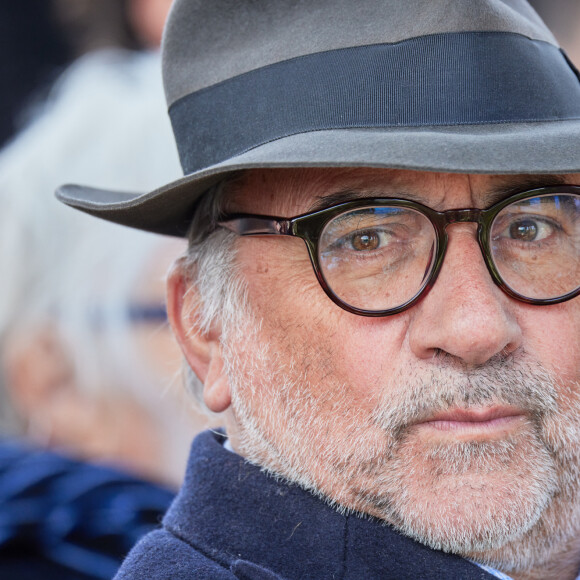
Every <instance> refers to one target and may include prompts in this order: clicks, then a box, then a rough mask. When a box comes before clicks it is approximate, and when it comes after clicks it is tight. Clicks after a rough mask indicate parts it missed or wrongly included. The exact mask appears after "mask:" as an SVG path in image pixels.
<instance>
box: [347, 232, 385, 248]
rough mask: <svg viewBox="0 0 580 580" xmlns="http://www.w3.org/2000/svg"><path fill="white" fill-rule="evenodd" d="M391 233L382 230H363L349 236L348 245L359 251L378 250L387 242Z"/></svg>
mask: <svg viewBox="0 0 580 580" xmlns="http://www.w3.org/2000/svg"><path fill="white" fill-rule="evenodd" d="M390 237H391V236H390V235H389V234H388V233H387V232H385V231H381V230H362V231H358V232H354V233H353V234H350V236H348V240H347V245H348V246H350V247H351V248H352V249H353V250H356V251H357V252H363V251H372V250H377V249H379V248H380V247H381V246H383V245H385V244H387V243H388V242H389V240H390Z"/></svg>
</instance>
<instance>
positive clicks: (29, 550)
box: [0, 0, 206, 580]
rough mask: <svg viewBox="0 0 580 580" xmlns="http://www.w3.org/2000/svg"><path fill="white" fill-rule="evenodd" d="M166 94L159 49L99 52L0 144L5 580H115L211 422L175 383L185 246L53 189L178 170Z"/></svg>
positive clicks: (146, 178)
mask: <svg viewBox="0 0 580 580" xmlns="http://www.w3.org/2000/svg"><path fill="white" fill-rule="evenodd" d="M75 2H77V0H75ZM154 3H155V2H137V1H135V2H131V3H129V2H128V3H124V2H123V3H119V4H123V5H125V4H126V5H129V4H131V6H134V7H136V6H137V5H138V4H142V6H143V8H145V7H146V6H147V7H149V9H151V7H152V6H153V4H154ZM71 4H72V3H71ZM78 4H79V5H80V4H81V3H80V2H78ZM85 4H86V3H85ZM97 4H99V5H101V4H102V6H103V7H104V6H105V4H108V3H105V2H99V3H96V2H95V3H93V6H95V5H97ZM165 4H166V5H167V4H168V3H167V2H165ZM159 5H160V4H157V6H159ZM166 7H167V6H166ZM135 9H136V8H135ZM149 14H150V15H151V14H152V12H151V13H149ZM157 15H158V17H160V15H162V16H163V17H164V13H163V11H161V12H157ZM143 22H148V23H149V25H148V26H150V28H149V29H147V27H145V31H144V32H139V34H142V35H143V38H145V37H146V38H154V35H153V36H150V35H151V34H153V33H152V30H154V28H155V27H154V26H153V24H152V20H151V19H150V16H147V17H146V13H145V12H144V13H143ZM161 26H162V22H159V23H158V30H159V31H160V30H161ZM159 34H160V32H159ZM87 38H88V37H87ZM156 42H158V37H157V40H155V41H154V40H152V41H151V44H152V45H154V44H155V43H156ZM87 46H88V45H87ZM101 46H105V45H101ZM95 47H96V45H95ZM162 103H163V95H162V88H161V80H160V64H159V56H158V54H157V53H155V52H137V51H128V50H125V49H118V48H117V49H112V48H99V49H98V50H91V51H90V52H89V53H88V54H86V55H84V56H83V57H81V58H79V59H78V60H77V61H76V62H75V63H74V64H73V65H72V66H71V67H70V68H69V69H68V70H67V71H66V73H65V74H64V75H63V76H62V78H61V79H60V80H59V81H58V83H57V84H56V86H55V87H54V89H53V90H52V92H51V94H50V96H49V99H48V100H47V102H46V104H45V106H44V108H43V110H42V112H41V113H40V114H39V115H38V116H37V118H36V119H34V121H33V122H32V123H31V124H30V126H29V127H27V128H26V129H25V130H24V131H22V132H21V133H20V134H19V135H18V137H17V138H16V139H15V140H14V141H13V142H12V143H11V144H10V145H9V146H8V147H6V148H5V149H4V150H3V151H2V152H1V153H0V199H1V200H2V205H3V211H2V214H1V216H0V221H1V222H2V224H1V227H0V279H1V280H2V285H1V287H0V376H1V383H0V397H1V401H0V409H1V417H0V428H1V431H2V434H3V436H4V437H5V438H6V439H5V440H4V443H3V444H2V445H0V577H2V578H19V579H22V578H42V579H43V580H44V579H47V578H53V577H54V578H59V579H60V580H62V579H71V580H72V579H75V580H76V579H91V578H110V577H111V576H112V575H114V573H115V571H116V569H117V567H118V565H119V563H120V560H121V559H122V557H123V555H124V554H126V552H127V551H128V550H129V548H130V547H131V545H132V544H133V543H134V542H135V541H136V540H137V539H138V538H139V537H140V536H141V535H142V534H143V533H145V532H147V531H148V530H150V529H151V528H152V527H154V526H155V525H157V523H158V521H159V518H160V515H161V514H162V513H163V511H164V510H165V508H166V506H167V505H168V503H169V501H170V500H171V498H172V497H173V492H172V491H171V488H173V487H174V486H175V484H176V483H177V482H178V481H180V480H181V478H182V475H183V471H184V468H185V457H186V455H187V450H188V446H189V444H188V442H189V441H190V440H191V439H192V437H193V435H194V433H195V432H196V431H197V430H199V429H201V428H202V427H203V426H205V425H206V420H205V419H204V420H203V422H201V421H202V420H201V419H200V417H199V416H198V415H195V413H193V412H190V409H189V403H186V402H184V401H182V400H181V399H180V396H181V390H180V389H179V388H177V389H174V388H173V380H174V378H175V377H176V376H177V374H178V370H179V366H180V360H181V359H180V357H179V355H178V354H177V350H176V349H175V346H174V343H173V339H172V337H171V335H170V333H169V331H168V329H167V326H166V324H165V307H164V296H163V276H164V272H165V269H166V267H167V265H168V264H169V263H170V262H171V261H172V260H173V258H174V257H175V256H176V255H177V254H178V253H181V252H182V251H183V247H184V246H183V245H182V242H177V241H175V240H169V239H158V238H157V237H155V236H152V235H151V236H150V235H148V234H144V235H143V236H142V238H141V239H139V240H136V239H134V235H133V233H130V234H128V233H127V232H126V231H125V230H122V229H121V230H120V231H119V228H115V227H113V226H110V225H109V224H106V223H104V222H103V223H96V224H94V223H92V220H90V219H88V218H83V217H79V216H77V215H76V214H75V212H73V211H71V210H69V209H67V208H62V207H61V206H60V204H58V203H57V202H56V200H54V199H53V196H52V191H53V190H54V188H55V187H56V185H58V184H59V183H61V182H62V181H77V180H81V179H83V180H87V179H90V180H92V181H93V182H95V183H98V184H100V186H103V187H106V186H113V185H114V186H116V187H119V186H120V188H121V189H125V190H127V191H134V190H140V189H142V188H144V187H145V188H149V187H155V186H157V185H159V184H161V183H164V182H166V181H167V180H168V179H173V178H175V177H176V176H177V175H178V174H179V164H178V160H177V153H176V150H175V145H174V143H173V141H172V138H171V133H170V127H169V120H168V118H167V116H166V115H165V114H164V113H163V104H162ZM126 236H130V239H129V237H127V239H125V237H126ZM11 438H16V440H12V439H11ZM15 441H17V442H15ZM22 441H26V442H27V443H26V444H23V443H22ZM48 449H50V450H52V451H47V450H48ZM53 451H56V453H54V452H53ZM93 462H96V463H93ZM104 464H108V466H107V467H105V466H104Z"/></svg>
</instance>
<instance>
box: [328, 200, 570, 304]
mask: <svg viewBox="0 0 580 580" xmlns="http://www.w3.org/2000/svg"><path fill="white" fill-rule="evenodd" d="M579 217H580V197H578V196H576V195H573V194H552V195H543V196H538V197H533V198H528V199H524V200H521V201H516V202H514V203H512V204H509V205H508V206H506V207H504V208H503V209H502V210H501V211H499V213H498V214H497V215H496V216H495V218H494V219H493V221H492V222H491V224H490V234H489V236H488V238H489V240H490V247H489V254H490V258H491V261H492V263H493V265H494V266H495V268H496V270H497V272H498V274H499V276H500V277H501V279H502V281H503V283H504V284H505V285H507V286H509V288H511V290H512V291H513V292H515V293H517V294H519V295H521V296H523V297H526V298H530V299H538V300H542V299H552V298H557V297H561V296H564V295H565V294H568V293H570V292H573V291H574V290H576V289H577V287H578V286H579V285H580V251H579V250H580V219H579ZM318 248H319V250H318V252H319V255H318V259H319V264H320V270H321V273H322V276H323V278H324V279H325V281H326V283H327V285H328V287H329V288H330V289H331V291H332V292H333V293H334V294H335V295H336V296H337V297H338V298H339V299H340V300H342V301H343V302H344V303H346V304H348V305H350V306H352V307H354V308H358V309H362V310H369V311H383V310H389V309H395V308H398V307H399V306H401V305H403V304H405V303H406V302H408V301H409V300H411V299H413V298H414V297H415V296H417V295H418V294H419V293H420V292H421V291H422V290H423V289H424V288H425V286H426V285H427V284H428V282H429V280H430V277H431V275H432V273H433V268H434V265H435V262H436V256H437V249H438V239H437V231H436V229H435V226H434V225H433V223H432V222H431V220H430V218H429V217H428V216H427V215H426V214H424V213H422V212H421V211H419V210H416V209H411V208H406V207H395V206H371V207H364V208H357V209H353V210H350V211H347V212H345V213H343V214H340V215H339V216H337V217H335V218H333V219H332V220H330V222H329V223H327V224H326V226H325V227H324V229H323V231H322V234H321V237H320V240H319V245H318Z"/></svg>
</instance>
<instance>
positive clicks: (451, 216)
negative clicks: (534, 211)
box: [442, 208, 482, 228]
mask: <svg viewBox="0 0 580 580" xmlns="http://www.w3.org/2000/svg"><path fill="white" fill-rule="evenodd" d="M442 215H443V227H444V228H446V227H447V226H448V225H451V224H460V223H468V222H469V223H471V222H474V223H477V224H480V223H481V215H482V210H480V209H477V208H467V209H450V210H447V211H445V212H443V213H442Z"/></svg>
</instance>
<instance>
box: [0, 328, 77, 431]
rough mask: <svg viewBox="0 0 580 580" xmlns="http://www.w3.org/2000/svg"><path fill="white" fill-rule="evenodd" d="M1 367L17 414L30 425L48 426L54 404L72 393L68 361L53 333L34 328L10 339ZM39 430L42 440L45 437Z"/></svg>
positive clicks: (72, 384) (71, 377)
mask: <svg viewBox="0 0 580 580" xmlns="http://www.w3.org/2000/svg"><path fill="white" fill-rule="evenodd" d="M2 364H3V367H4V373H5V378H6V380H5V388H6V391H7V392H8V395H9V397H10V400H11V401H12V404H13V405H14V408H15V410H16V411H17V412H18V414H19V415H20V416H21V417H22V418H23V419H24V420H26V422H27V423H28V424H29V425H36V426H37V427H39V426H41V425H43V424H46V425H51V424H52V416H51V415H52V413H53V410H54V408H55V405H56V404H57V402H61V401H62V400H64V399H66V398H68V397H69V396H70V394H71V393H74V391H75V389H74V383H73V368H72V365H71V362H70V359H69V358H68V356H67V355H66V354H65V352H64V350H63V348H62V344H61V343H60V341H59V340H58V338H57V336H56V335H55V333H54V332H53V331H52V330H51V329H50V328H37V329H30V330H29V331H28V332H27V333H26V334H25V335H23V336H20V337H17V336H15V337H12V338H11V339H10V341H9V342H8V344H7V345H6V348H5V349H4V352H3V357H2ZM52 427H53V426H52V425H51V426H50V430H52ZM38 431H39V433H38V436H39V438H43V437H44V436H45V434H42V433H40V429H38Z"/></svg>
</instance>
